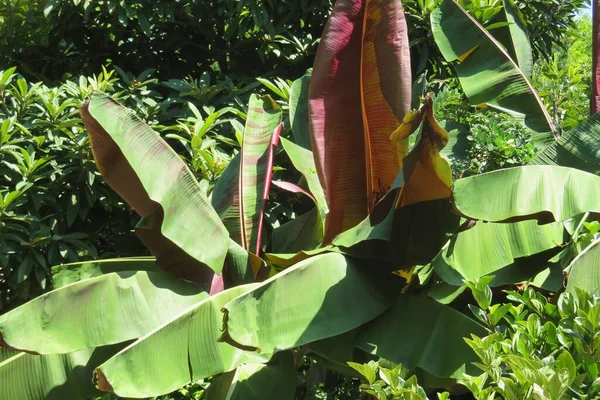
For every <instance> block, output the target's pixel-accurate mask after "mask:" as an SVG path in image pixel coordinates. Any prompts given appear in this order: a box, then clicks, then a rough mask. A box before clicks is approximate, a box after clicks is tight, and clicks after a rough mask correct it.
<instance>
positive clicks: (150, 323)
mask: <svg viewBox="0 0 600 400" xmlns="http://www.w3.org/2000/svg"><path fill="white" fill-rule="evenodd" d="M207 296H208V295H207V293H206V292H201V291H200V290H199V289H198V288H197V287H196V286H195V285H193V284H191V283H189V282H184V281H181V280H178V279H175V278H173V277H171V276H169V275H167V274H165V273H164V272H146V271H139V272H135V271H127V272H119V273H110V274H106V275H102V276H98V277H96V278H91V279H88V280H85V281H81V282H77V283H73V284H71V285H67V286H64V287H62V288H60V289H56V290H53V291H51V292H49V293H46V294H44V295H42V296H40V297H38V298H36V299H34V300H31V301H30V302H28V303H26V304H24V305H22V306H21V307H18V308H16V309H14V310H12V311H10V312H8V313H6V314H4V315H2V316H0V343H3V345H5V346H9V347H12V348H14V349H19V350H26V351H28V352H32V353H39V354H56V353H62V354H64V353H71V352H74V351H78V350H82V349H89V348H94V347H99V346H104V345H109V344H115V343H121V342H124V341H127V340H131V339H137V338H138V337H140V336H142V335H144V334H146V333H147V332H148V331H150V330H152V329H154V328H156V327H157V326H159V325H160V324H162V323H164V321H166V320H169V319H170V318H171V317H172V315H173V313H176V312H179V311H181V310H182V309H185V308H187V307H189V306H190V305H192V304H195V303H197V302H198V301H200V300H202V299H204V298H206V297H207ZM24 332H26V333H27V334H24Z"/></svg>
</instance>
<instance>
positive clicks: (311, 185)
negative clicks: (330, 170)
mask: <svg viewBox="0 0 600 400" xmlns="http://www.w3.org/2000/svg"><path fill="white" fill-rule="evenodd" d="M281 145H282V146H283V149H284V150H285V152H286V153H287V155H288V157H289V158H290V161H291V162H292V164H293V165H294V168H296V170H298V172H300V173H301V174H302V176H303V177H304V179H305V180H306V184H307V185H308V190H309V191H310V193H311V195H312V197H313V199H314V201H315V205H316V206H317V208H318V209H319V214H320V215H321V217H322V219H323V221H325V217H326V216H327V213H328V212H329V209H328V208H327V200H326V199H325V193H323V187H322V186H321V183H320V182H319V176H318V175H317V169H316V167H315V161H314V159H313V154H312V153H311V152H310V151H308V150H306V149H303V148H302V147H300V146H298V145H296V144H295V143H293V142H290V141H289V140H287V139H285V138H281Z"/></svg>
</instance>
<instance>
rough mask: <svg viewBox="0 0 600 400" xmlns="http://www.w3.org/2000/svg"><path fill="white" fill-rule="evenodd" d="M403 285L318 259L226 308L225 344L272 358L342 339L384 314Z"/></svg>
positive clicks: (335, 258)
mask: <svg viewBox="0 0 600 400" xmlns="http://www.w3.org/2000/svg"><path fill="white" fill-rule="evenodd" d="M401 283H402V280H400V279H399V278H397V279H396V277H394V276H393V275H390V274H381V273H378V272H377V271H374V270H369V269H368V268H364V266H361V265H359V263H358V262H357V261H354V260H352V259H351V258H347V257H344V256H342V255H340V254H336V253H328V254H323V255H318V256H315V257H312V258H309V259H308V260H305V261H302V262H300V263H298V264H296V265H294V266H293V267H290V268H288V269H286V270H285V271H283V272H281V273H279V274H278V275H275V276H274V277H272V278H270V279H268V280H267V281H265V282H264V283H263V284H261V285H260V286H259V287H258V288H256V289H254V290H252V291H251V292H249V293H247V294H244V295H242V296H240V297H238V298H237V299H235V300H232V301H231V302H229V303H228V304H226V305H225V307H224V308H223V312H224V313H225V316H224V330H225V332H224V334H223V337H222V339H223V340H226V341H227V342H228V343H231V344H233V345H236V346H239V347H242V348H256V349H258V350H259V351H260V352H262V353H272V352H275V351H279V350H285V349H290V348H293V347H296V346H300V345H303V344H306V343H310V342H314V341H316V340H320V339H323V338H327V337H331V336H335V335H339V334H341V333H344V332H348V331H350V330H352V329H354V328H356V327H358V326H360V325H362V324H364V323H365V322H367V321H370V320H371V319H373V318H375V317H376V316H377V315H379V314H381V313H382V312H384V311H385V310H386V309H387V308H388V307H389V306H390V305H391V304H392V303H393V301H394V299H395V297H396V296H397V294H398V293H399V291H400V290H401V287H402V286H401Z"/></svg>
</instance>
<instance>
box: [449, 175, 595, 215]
mask: <svg viewBox="0 0 600 400" xmlns="http://www.w3.org/2000/svg"><path fill="white" fill-rule="evenodd" d="M598 199H600V177H598V176H596V175H592V174H589V173H587V172H583V171H580V170H576V169H572V168H565V167H554V166H547V165H540V166H525V167H516V168H510V169H505V170H499V171H494V172H490V173H487V174H482V175H477V176H472V177H468V178H464V179H459V180H457V181H456V182H455V184H454V205H455V208H456V210H457V212H458V213H460V214H461V215H462V216H464V217H467V218H470V219H475V220H483V221H490V222H516V221H519V220H527V219H535V220H537V221H538V222H539V223H549V222H553V221H557V222H558V221H566V220H567V219H569V218H571V217H574V216H576V215H579V214H583V213H585V212H588V211H589V212H600V202H598Z"/></svg>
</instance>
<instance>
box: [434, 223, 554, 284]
mask: <svg viewBox="0 0 600 400" xmlns="http://www.w3.org/2000/svg"><path fill="white" fill-rule="evenodd" d="M563 233H564V227H563V224H562V223H560V222H555V223H552V224H547V225H541V226H540V225H538V224H537V222H536V221H522V222H517V223H512V224H493V223H482V222H479V223H477V224H476V225H475V226H474V227H473V228H471V229H468V230H465V231H462V232H459V233H457V234H455V235H454V237H453V238H452V239H451V240H450V242H448V244H446V246H445V247H444V248H443V249H442V251H441V252H440V254H438V255H437V256H436V257H435V259H434V260H433V262H432V265H433V267H434V269H435V271H436V274H437V275H438V276H439V277H440V278H442V279H443V280H444V281H445V282H447V283H449V284H452V285H455V286H461V285H462V284H463V282H462V281H463V279H467V280H476V279H479V278H481V277H483V276H486V275H491V274H493V273H494V272H495V271H497V270H499V269H502V268H504V267H506V266H509V265H511V264H513V263H514V262H515V259H516V258H520V257H527V256H530V255H533V254H538V253H541V252H543V251H546V250H549V249H552V248H554V247H558V246H560V245H562V243H563Z"/></svg>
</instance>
